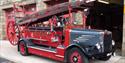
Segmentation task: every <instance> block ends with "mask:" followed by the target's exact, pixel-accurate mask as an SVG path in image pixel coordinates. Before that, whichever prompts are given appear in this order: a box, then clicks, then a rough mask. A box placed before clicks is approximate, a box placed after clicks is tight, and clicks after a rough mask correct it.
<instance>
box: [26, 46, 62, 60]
mask: <svg viewBox="0 0 125 63" xmlns="http://www.w3.org/2000/svg"><path fill="white" fill-rule="evenodd" d="M28 51H29V52H30V53H32V54H36V55H39V56H43V57H47V58H51V59H54V60H57V61H63V60H64V58H60V57H57V56H56V55H57V53H52V52H47V51H42V50H38V49H34V48H28Z"/></svg>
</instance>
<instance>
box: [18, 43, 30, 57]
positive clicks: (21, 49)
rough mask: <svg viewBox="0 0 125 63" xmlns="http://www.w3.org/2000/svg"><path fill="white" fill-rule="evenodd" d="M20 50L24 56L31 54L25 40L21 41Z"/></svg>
mask: <svg viewBox="0 0 125 63" xmlns="http://www.w3.org/2000/svg"><path fill="white" fill-rule="evenodd" d="M19 52H20V54H21V55H23V56H28V55H29V54H28V48H27V46H26V43H25V42H24V41H21V42H20V43H19Z"/></svg>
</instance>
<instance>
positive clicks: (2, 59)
mask: <svg viewBox="0 0 125 63" xmlns="http://www.w3.org/2000/svg"><path fill="white" fill-rule="evenodd" d="M0 63H14V62H12V61H9V60H7V59H4V58H1V57H0Z"/></svg>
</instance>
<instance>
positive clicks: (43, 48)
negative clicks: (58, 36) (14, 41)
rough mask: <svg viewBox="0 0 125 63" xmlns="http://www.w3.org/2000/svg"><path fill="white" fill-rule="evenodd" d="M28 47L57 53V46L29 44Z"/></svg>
mask: <svg viewBox="0 0 125 63" xmlns="http://www.w3.org/2000/svg"><path fill="white" fill-rule="evenodd" d="M28 48H33V49H37V50H41V51H46V52H52V53H56V48H52V47H47V46H42V45H32V46H28Z"/></svg>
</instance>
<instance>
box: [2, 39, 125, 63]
mask: <svg viewBox="0 0 125 63" xmlns="http://www.w3.org/2000/svg"><path fill="white" fill-rule="evenodd" d="M1 58H5V60H6V59H8V60H6V61H9V60H10V62H11V61H13V62H14V63H60V62H58V61H55V60H51V59H48V58H45V57H40V56H36V55H30V56H22V55H21V54H20V53H19V52H18V51H17V46H12V45H11V44H10V43H9V41H5V40H0V63H2V62H1ZM6 63H7V62H6ZM8 63H9V62H8ZM91 63H125V57H122V56H118V55H116V56H112V57H111V59H110V60H108V61H99V60H92V62H91Z"/></svg>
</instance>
